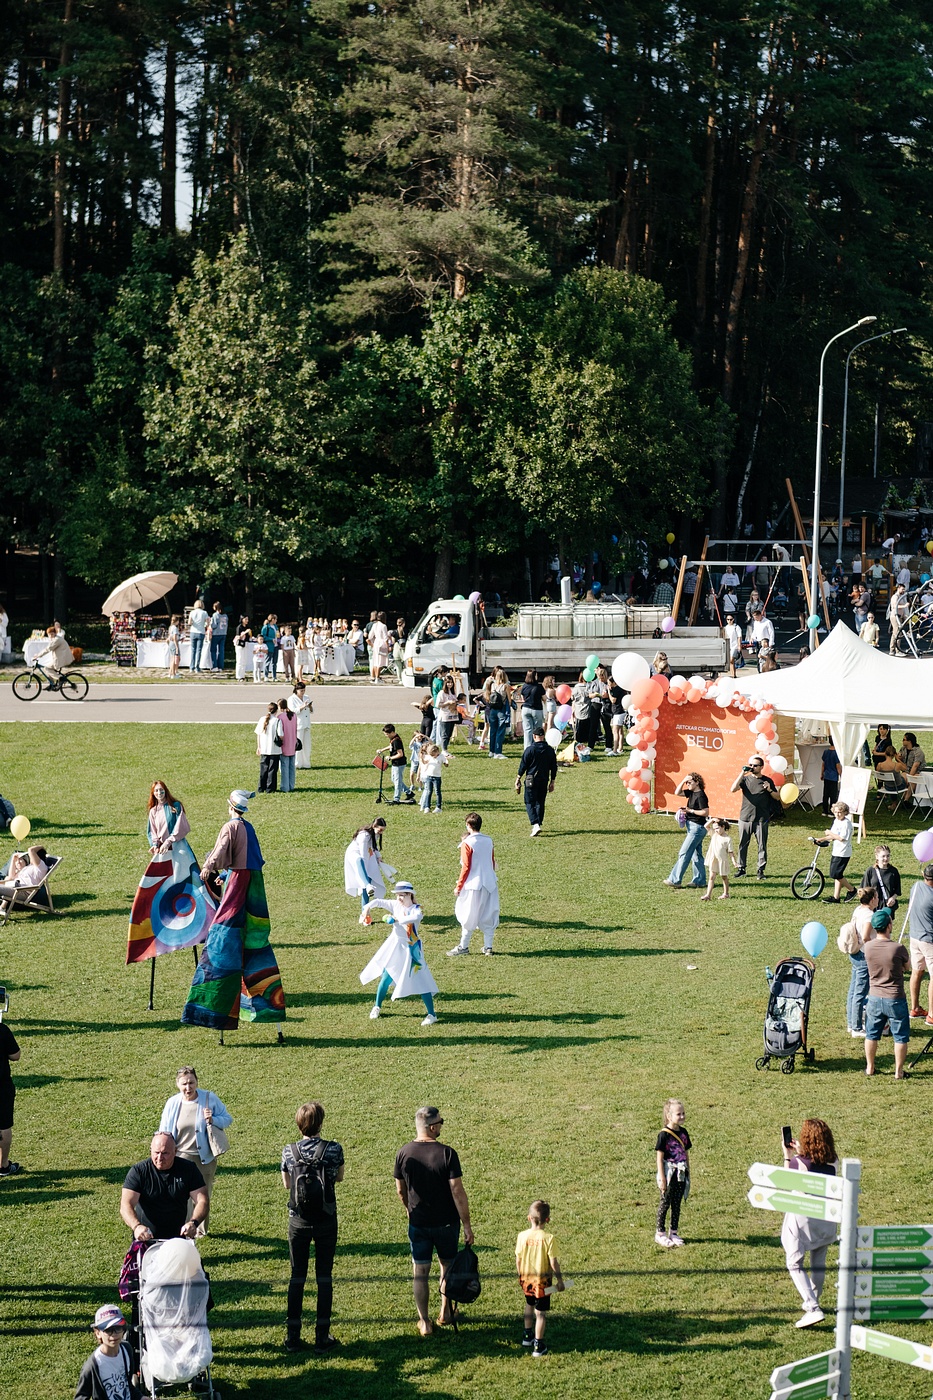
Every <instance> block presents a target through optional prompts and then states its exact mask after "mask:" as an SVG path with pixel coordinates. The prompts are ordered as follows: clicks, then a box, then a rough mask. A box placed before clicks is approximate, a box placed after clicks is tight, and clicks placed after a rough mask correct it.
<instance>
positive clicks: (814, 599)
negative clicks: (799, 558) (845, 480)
mask: <svg viewBox="0 0 933 1400" xmlns="http://www.w3.org/2000/svg"><path fill="white" fill-rule="evenodd" d="M877 319H878V317H877V316H863V317H862V319H861V320H860V321H856V322H855V323H854V324H853V325H851V326H846V328H845V330H844V331H839V332H838V334H836V335H834V336H833V337H832V338H831V339H830V340H827V342H826V344H825V345H824V346H823V353H822V355H821V356H820V392H819V398H818V399H817V406H816V473H815V477H814V482H813V550H812V554H811V557H810V605H811V607H812V608H813V611H814V613H816V612H817V611H818V608H819V593H818V591H817V590H818V588H819V572H820V463H821V461H822V456H823V369H824V366H825V363H826V352H827V350H828V349H829V347H830V346H831V345H835V343H836V341H837V340H841V339H842V337H843V336H844V335H848V334H849V333H850V332H851V331H857V330H858V329H859V327H860V326H870V325H871V324H872V322H873V321H877ZM816 631H817V629H816V628H815V627H812V628H811V629H810V650H811V651H814V650H815V649H816Z"/></svg>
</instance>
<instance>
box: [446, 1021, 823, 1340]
mask: <svg viewBox="0 0 933 1400" xmlns="http://www.w3.org/2000/svg"><path fill="white" fill-rule="evenodd" d="M436 1020H437V1017H436V1016H432V1015H431V1014H430V1013H429V1014H428V1015H427V1016H425V1018H424V1020H423V1021H422V1022H421V1024H422V1025H423V1026H433V1025H434V1023H435V1022H436ZM822 1316H823V1314H822V1313H820V1317H822Z"/></svg>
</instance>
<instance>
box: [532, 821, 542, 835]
mask: <svg viewBox="0 0 933 1400" xmlns="http://www.w3.org/2000/svg"><path fill="white" fill-rule="evenodd" d="M540 830H541V827H540V825H539V823H538V822H535V824H534V826H533V827H532V828H531V831H530V833H529V835H531V836H537V834H538V832H539V831H540Z"/></svg>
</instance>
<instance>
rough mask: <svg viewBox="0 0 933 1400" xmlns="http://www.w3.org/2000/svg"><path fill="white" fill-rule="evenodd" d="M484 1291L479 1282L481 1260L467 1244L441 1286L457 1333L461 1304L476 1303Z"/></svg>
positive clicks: (456, 1257)
mask: <svg viewBox="0 0 933 1400" xmlns="http://www.w3.org/2000/svg"><path fill="white" fill-rule="evenodd" d="M482 1291H483V1285H482V1284H481V1283H480V1281H479V1260H478V1259H477V1257H476V1251H475V1250H474V1249H473V1248H472V1246H471V1245H468V1244H465V1245H464V1246H463V1248H462V1249H461V1250H460V1253H459V1254H457V1255H456V1256H455V1257H454V1259H453V1261H452V1263H451V1265H450V1267H449V1268H448V1270H447V1273H446V1274H445V1275H444V1281H443V1283H442V1284H441V1292H442V1293H443V1295H444V1297H445V1298H446V1299H447V1302H448V1304H449V1312H450V1320H451V1323H452V1324H453V1329H454V1331H455V1332H456V1331H457V1312H458V1308H459V1305H460V1304H461V1303H474V1302H475V1301H476V1299H477V1298H478V1297H479V1295H480V1293H481V1292H482Z"/></svg>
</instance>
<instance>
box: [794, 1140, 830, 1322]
mask: <svg viewBox="0 0 933 1400" xmlns="http://www.w3.org/2000/svg"><path fill="white" fill-rule="evenodd" d="M783 1150H784V1165H785V1167H789V1168H790V1169H791V1170H792V1171H798V1172H820V1173H821V1175H823V1176H835V1175H836V1144H835V1142H834V1141H833V1135H832V1130H831V1129H830V1127H829V1125H828V1124H827V1123H824V1122H823V1120H822V1118H805V1119H804V1121H803V1123H802V1124H801V1125H800V1136H799V1138H797V1139H796V1140H795V1139H794V1136H793V1133H792V1131H791V1129H790V1128H785V1129H784V1131H783ZM835 1238H836V1225H835V1222H834V1221H832V1220H814V1219H811V1217H810V1216H807V1215H785V1216H784V1224H783V1225H782V1226H781V1244H782V1245H783V1246H784V1255H785V1258H786V1260H787V1272H788V1273H789V1274H790V1276H791V1281H792V1282H793V1285H794V1287H795V1288H796V1290H797V1292H798V1293H799V1294H800V1296H801V1298H802V1299H803V1316H802V1317H799V1318H798V1319H797V1321H796V1323H795V1324H794V1325H795V1326H796V1327H812V1326H813V1325H814V1323H816V1322H822V1321H823V1317H824V1313H823V1309H822V1308H821V1307H820V1294H821V1293H822V1291H823V1281H824V1279H825V1277H826V1251H827V1250H828V1249H829V1246H830V1245H831V1244H832V1243H833V1242H834V1240H835ZM808 1253H809V1255H810V1271H809V1273H808V1272H807V1271H806V1269H805V1268H804V1266H803V1260H804V1255H805V1254H808Z"/></svg>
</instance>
